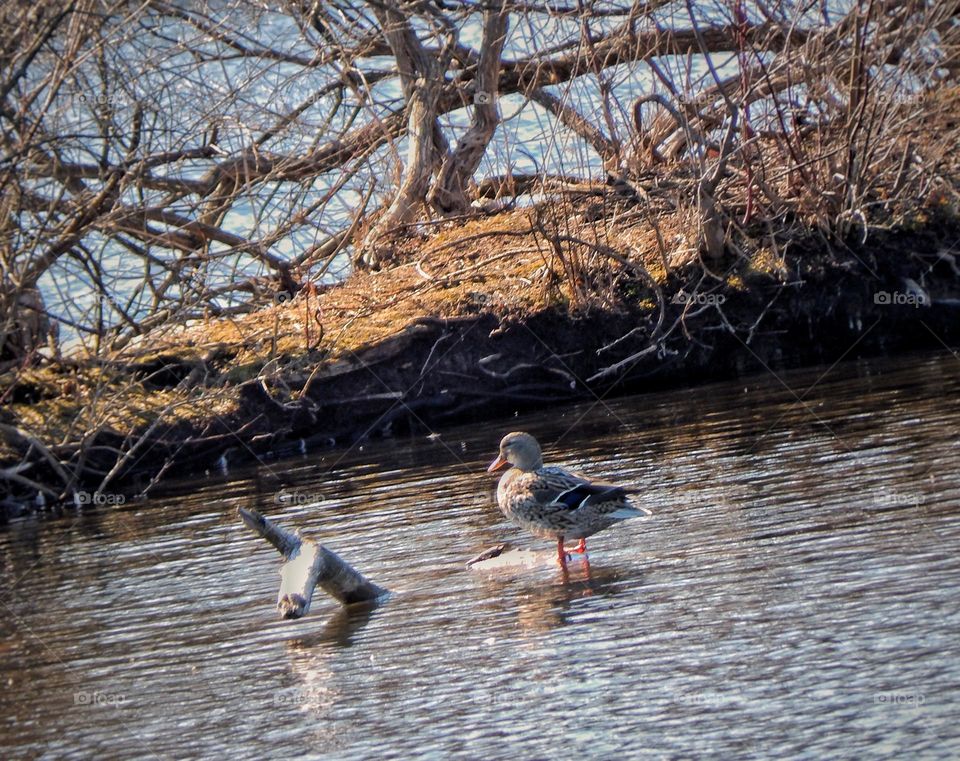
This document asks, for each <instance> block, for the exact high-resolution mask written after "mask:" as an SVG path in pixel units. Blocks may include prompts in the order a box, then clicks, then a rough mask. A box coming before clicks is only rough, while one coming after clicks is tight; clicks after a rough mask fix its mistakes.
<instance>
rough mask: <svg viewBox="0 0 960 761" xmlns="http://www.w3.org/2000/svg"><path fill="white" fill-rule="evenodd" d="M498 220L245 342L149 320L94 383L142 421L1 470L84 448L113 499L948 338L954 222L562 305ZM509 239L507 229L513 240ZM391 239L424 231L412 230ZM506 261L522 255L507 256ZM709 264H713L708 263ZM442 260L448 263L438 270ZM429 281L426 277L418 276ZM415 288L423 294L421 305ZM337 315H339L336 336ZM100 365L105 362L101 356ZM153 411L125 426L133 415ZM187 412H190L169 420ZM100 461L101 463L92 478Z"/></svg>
mask: <svg viewBox="0 0 960 761" xmlns="http://www.w3.org/2000/svg"><path fill="white" fill-rule="evenodd" d="M518 215H520V212H516V213H514V214H513V217H517V216H518ZM512 221H515V220H511V219H506V220H505V219H504V218H503V215H500V216H499V217H493V218H491V219H490V220H481V221H480V222H478V223H477V224H478V225H486V230H487V233H486V236H481V237H479V238H478V240H479V243H480V245H478V246H477V247H476V249H475V250H473V251H470V252H466V251H464V250H463V249H462V248H459V250H458V251H457V252H456V256H454V257H451V258H450V259H448V260H446V261H443V260H442V259H441V257H439V256H437V255H436V252H435V251H434V253H433V255H430V254H429V252H428V253H425V254H422V255H421V257H420V261H424V262H429V264H428V265H427V264H423V265H419V264H418V266H417V267H416V268H415V269H416V270H419V271H420V274H414V275H413V276H412V279H411V273H410V270H411V269H414V268H413V267H410V266H398V267H396V268H394V269H391V270H384V271H381V272H377V273H358V274H357V275H354V276H352V277H350V278H348V279H347V280H345V281H344V282H343V283H341V284H338V285H336V286H333V287H330V288H328V289H325V290H324V291H323V292H321V293H319V294H317V293H313V294H311V293H310V292H309V291H308V290H304V291H301V292H300V293H299V294H297V295H296V296H295V297H294V298H291V299H284V300H283V301H281V302H279V303H277V304H276V305H275V306H272V307H269V308H267V309H266V310H263V311H262V312H260V313H255V314H254V315H251V316H250V317H249V320H248V323H245V324H244V326H241V328H242V329H243V330H248V329H249V330H250V331H252V328H251V326H259V327H260V328H262V329H263V330H266V332H267V333H270V335H269V336H268V337H267V338H266V339H262V340H261V342H260V343H259V344H257V345H256V346H254V347H253V348H250V346H247V347H246V349H244V350H240V349H237V345H236V344H233V345H232V346H231V344H230V342H229V340H219V339H222V338H224V337H223V336H219V337H218V336H217V335H215V333H216V330H217V329H221V328H224V325H223V324H218V323H216V322H212V323H211V324H207V325H203V326H199V330H200V331H202V332H203V334H204V335H206V336H209V337H212V338H213V339H215V340H214V341H213V342H212V343H211V342H207V343H203V342H200V341H198V340H197V332H196V329H194V330H193V331H191V330H190V329H187V328H185V329H184V330H183V331H182V332H180V333H179V334H175V335H172V336H171V335H169V334H166V335H165V336H164V337H163V338H162V340H157V339H156V338H155V337H151V336H147V339H148V340H144V341H142V342H141V344H140V345H138V346H136V347H134V348H133V349H128V350H127V353H126V355H121V356H119V357H118V358H117V361H116V364H115V365H114V366H113V367H111V368H110V370H109V372H110V380H109V384H105V385H104V387H105V388H115V387H117V386H118V384H122V385H123V388H124V390H125V393H126V394H127V395H126V396H125V397H124V398H125V399H126V400H127V401H126V402H125V403H127V404H128V405H129V408H130V409H131V410H133V411H135V412H136V413H138V414H139V415H140V418H138V417H137V415H128V416H127V417H126V418H124V419H126V420H127V421H128V425H127V428H126V429H124V428H123V427H122V426H121V425H118V424H116V423H115V424H113V425H111V426H107V427H104V428H103V430H101V431H99V432H98V433H97V434H96V435H95V436H93V437H92V438H90V437H88V438H87V439H86V440H84V441H82V442H69V441H68V442H67V443H66V444H65V445H61V446H59V448H56V447H53V446H47V445H46V444H45V445H44V446H45V447H46V450H47V451H46V453H44V451H43V450H40V449H38V447H36V446H31V444H30V442H26V441H25V442H22V444H21V446H22V447H23V449H22V450H21V451H20V452H19V453H16V452H15V453H10V452H6V453H5V455H6V456H5V457H3V462H2V467H4V468H8V469H10V468H15V467H20V468H21V470H20V471H19V472H21V473H24V474H25V476H29V479H30V480H31V481H36V482H37V483H39V484H41V485H45V484H46V483H54V484H56V483H57V479H58V478H61V479H62V474H58V473H57V472H56V468H55V466H54V464H52V463H51V462H50V461H49V460H50V457H48V456H46V455H50V456H52V457H54V458H55V459H58V460H60V461H61V462H69V460H70V458H71V457H72V458H74V459H76V458H77V457H78V456H80V454H83V455H84V456H85V463H84V464H85V467H87V468H88V471H89V472H88V477H83V474H81V477H79V478H77V479H76V480H75V483H74V484H73V485H72V487H71V490H72V491H73V492H82V493H86V494H91V493H92V494H96V493H108V494H113V495H124V498H125V499H129V498H132V497H133V496H134V495H138V494H141V493H144V492H148V491H149V490H150V489H152V488H153V487H154V486H156V484H157V483H159V482H160V481H161V480H162V479H163V478H164V477H166V476H167V475H168V474H169V473H170V472H172V471H174V470H175V471H176V472H177V474H178V475H189V474H193V473H200V472H203V471H204V470H211V469H214V468H216V467H217V464H218V462H221V461H225V462H230V463H241V462H245V461H247V462H249V461H254V460H255V459H257V458H264V459H276V458H280V457H283V456H286V455H288V454H295V453H297V452H306V451H312V450H315V449H321V448H328V447H330V446H341V445H345V444H352V443H354V442H356V441H358V440H363V439H366V438H384V437H403V436H406V435H410V434H416V433H419V432H426V431H428V430H432V429H433V428H434V427H443V426H446V425H455V424H460V423H465V422H470V421H476V420H484V421H487V420H491V419H496V418H498V417H501V416H506V415H509V414H512V413H513V411H514V410H516V409H517V408H518V406H519V407H520V408H521V409H523V410H524V411H527V410H535V409H540V408H543V407H546V406H549V405H551V404H556V403H569V402H576V401H580V400H587V399H591V398H596V396H604V397H606V396H608V395H609V396H621V395H625V394H633V393H642V392H647V391H654V390H663V389H666V388H680V387H686V386H691V385H699V384H702V383H707V382H713V381H720V380H724V379H728V378H733V377H738V376H742V375H745V374H749V373H752V372H755V371H763V370H773V371H777V370H782V369H783V370H785V369H792V368H797V367H803V366H807V365H815V364H821V363H831V362H835V361H840V360H849V359H856V358H864V357H872V356H892V355H896V354H901V353H907V352H913V351H918V350H943V349H945V348H946V349H949V348H950V347H951V346H955V345H957V344H960V320H958V317H960V272H958V271H957V264H956V261H955V260H954V259H953V254H952V253H951V250H954V249H953V248H952V247H953V246H955V243H956V241H957V240H960V223H958V222H957V221H956V220H946V221H944V220H940V221H935V222H931V223H930V224H928V225H926V226H924V227H920V228H917V229H914V230H899V231H881V232H873V233H872V234H871V235H869V236H868V238H867V243H866V244H865V245H864V244H856V243H854V244H849V243H848V244H846V245H844V246H843V249H845V250H846V252H847V255H846V256H844V257H838V256H837V254H836V251H837V250H838V249H839V247H837V246H831V247H830V248H829V250H828V249H827V248H826V247H823V246H821V245H820V244H819V243H817V242H816V241H813V239H811V240H808V241H806V242H800V243H799V244H797V245H794V246H791V247H790V253H789V254H788V255H787V256H785V257H784V259H783V261H782V262H781V266H779V267H776V268H766V269H763V268H758V267H757V266H756V257H753V259H747V258H745V257H739V258H737V259H731V260H730V261H729V262H723V263H720V265H719V266H725V267H726V272H725V274H724V276H723V277H719V276H718V275H717V273H716V272H714V274H713V276H712V277H707V276H705V272H708V268H707V266H706V265H704V263H703V262H702V260H696V259H693V260H689V261H687V262H681V263H679V264H675V265H672V266H668V268H666V269H665V271H662V272H659V273H656V274H655V275H653V276H651V275H650V273H651V272H654V271H655V270H654V267H655V265H656V258H655V257H648V258H642V257H641V258H633V257H631V258H630V259H629V260H626V257H623V258H624V259H625V260H626V261H625V262H620V261H618V260H610V261H612V269H611V270H610V272H611V273H612V275H613V279H612V281H611V282H613V287H612V288H609V289H608V291H607V293H606V298H607V303H606V304H599V303H598V302H597V300H596V299H594V300H592V301H590V302H583V301H581V302H580V303H579V304H575V303H573V301H574V299H573V298H571V297H569V295H568V296H567V298H566V303H564V295H565V291H564V288H567V289H568V291H566V293H567V294H569V293H572V291H573V288H574V287H575V285H576V284H575V283H572V282H571V281H566V282H560V283H559V284H556V283H554V282H553V281H554V275H553V274H552V272H553V271H552V270H550V269H549V268H547V271H546V273H545V274H544V273H543V272H541V270H544V266H543V261H544V259H543V257H542V256H536V255H533V256H530V257H528V258H529V259H530V260H531V261H526V260H522V261H520V260H521V258H522V257H521V255H520V254H517V259H518V261H520V264H522V266H520V264H517V262H515V261H513V260H512V259H511V258H510V257H503V256H501V255H500V254H499V253H495V254H494V255H493V256H491V255H490V254H491V251H490V249H491V246H489V245H488V243H490V242H491V240H490V239H491V238H492V239H493V241H492V242H494V243H495V242H496V241H497V236H498V235H501V234H502V228H504V227H505V226H506V227H509V226H510V223H511V222H512ZM505 222H506V223H507V224H506V225H505V224H504V223H505ZM491 230H492V232H491ZM466 232H469V231H463V230H460V235H461V237H460V238H458V239H455V240H463V238H464V236H465V234H466ZM516 237H517V235H516V233H511V235H510V236H509V238H510V239H511V240H512V241H513V242H514V243H515V239H516ZM437 238H439V239H440V240H439V242H438V241H434V242H433V243H434V245H435V246H436V245H440V246H446V247H448V248H449V242H448V241H447V240H446V238H444V236H443V234H441V235H438V236H437ZM400 245H408V246H418V247H421V248H428V247H429V245H427V246H425V245H424V243H423V241H422V240H416V239H410V240H408V241H406V242H403V241H401V242H400ZM843 249H840V250H843ZM494 251H495V252H496V251H497V249H496V248H494ZM408 260H409V258H408ZM414 261H418V260H416V259H414ZM505 261H507V262H509V264H510V266H514V265H516V266H517V267H519V269H514V270H505V269H504V268H503V267H504V266H506V265H503V262H505ZM641 265H642V268H643V271H642V272H641V271H640V270H641ZM668 265H670V263H668ZM719 266H718V264H717V263H711V267H712V268H714V270H718V269H719ZM427 267H429V272H427V271H426V268H427ZM445 268H446V269H445ZM597 269H598V266H597V263H596V262H594V263H593V264H592V271H596V270H597ZM464 270H466V271H467V272H468V273H469V276H468V277H467V276H464V275H463V272H464ZM534 270H535V271H534ZM447 271H450V272H454V273H456V275H457V276H456V277H455V278H452V279H448V280H446V281H444V280H443V278H444V277H445V273H446V272H447ZM531 273H532V274H531ZM537 273H540V274H539V275H538V274H537ZM425 274H429V276H430V278H431V279H427V278H426V277H424V275H425ZM536 277H540V278H541V279H542V280H544V281H545V282H546V283H547V284H548V286H550V287H553V286H556V288H554V289H553V290H550V288H548V287H547V286H544V287H543V288H542V289H541V290H539V291H538V290H537V288H535V287H533V286H531V285H530V283H531V282H536V280H535V279H534V278H536ZM705 279H706V280H707V281H708V287H704V282H705ZM438 280H439V281H441V282H442V283H443V287H442V288H436V287H434V286H433V285H432V284H433V283H436V282H437V281H438ZM651 281H652V282H651ZM371 283H373V285H374V286H375V287H374V288H373V289H372V290H373V292H374V293H376V294H382V293H384V292H387V291H388V290H389V289H393V290H394V291H395V292H396V293H400V294H401V296H402V297H396V298H394V299H393V301H394V302H395V304H397V305H399V308H398V309H394V313H391V312H389V309H392V308H393V307H389V308H384V309H378V308H374V309H372V310H369V309H368V312H367V313H364V312H363V308H362V307H361V309H359V310H353V311H351V310H349V309H345V308H344V307H343V302H344V299H346V300H347V301H349V300H350V299H351V298H353V297H354V296H355V295H356V293H355V292H363V289H366V292H369V291H370V290H371ZM402 283H406V284H407V286H409V287H408V288H407V290H406V291H404V290H403V288H402V287H400V286H401V284H402ZM920 283H923V285H922V286H921V285H919V284H920ZM424 284H426V286H427V288H426V289H425V288H424ZM431 291H432V292H433V296H431V297H430V298H434V300H433V301H428V302H426V303H425V302H424V299H425V298H427V297H426V296H425V295H424V294H425V293H426V294H428V295H429V292H431ZM554 291H555V292H554ZM403 294H406V295H403ZM411 294H412V295H411ZM531 294H534V295H531ZM389 302H390V299H389V298H388V299H387V303H388V304H389ZM374 306H375V307H376V305H374ZM426 309H432V310H433V313H426V314H425V313H424V311H425V310H426ZM310 310H314V311H315V312H316V314H317V315H318V316H323V317H324V318H325V321H324V322H323V323H319V324H320V328H321V329H322V330H314V332H313V335H312V336H310V335H309V333H310V327H309V324H310V323H309V318H307V319H302V315H304V314H309V312H310ZM337 310H338V311H337ZM334 311H336V313H337V315H338V316H339V317H341V318H343V320H344V322H343V324H344V325H345V327H343V326H341V329H340V331H339V333H337V334H334V333H333V331H332V329H331V328H332V327H333V325H334V324H335V323H334V322H333V321H332V319H331V313H332V312H334ZM341 312H342V314H341ZM385 312H386V317H384V313H385ZM358 315H359V316H358ZM364 315H365V316H364ZM285 320H288V321H289V324H287V323H286V322H284V321H285ZM365 321H366V322H365ZM220 322H221V323H223V322H224V321H220ZM318 322H319V321H318ZM281 323H283V326H282V327H281ZM366 323H369V324H366ZM264 326H266V327H264ZM271 327H272V328H273V330H272V332H271V330H270V328H271ZM233 328H236V324H235V321H234V323H232V329H233ZM305 331H306V333H307V335H304V333H305ZM248 332H249V331H248ZM261 332H262V331H261ZM344 337H347V338H346V339H345V338H344ZM350 340H353V342H354V343H353V345H351V344H350ZM311 341H312V342H314V345H313V346H310V343H309V342H311ZM338 341H340V343H338ZM305 342H306V345H307V346H308V348H307V350H306V351H303V350H301V351H299V352H298V351H297V344H298V343H299V344H301V346H302V345H303V344H304V343H305ZM245 346H246V344H245ZM243 351H246V354H244V353H243ZM258 351H260V354H259V355H258V354H257V352H258ZM264 351H265V352H266V353H263V352H264ZM611 368H613V369H611ZM72 372H73V377H72V378H65V375H66V373H64V372H63V369H62V368H61V371H60V373H59V374H58V373H51V371H50V369H49V368H48V369H47V371H46V375H41V376H38V377H40V378H42V379H44V380H43V382H42V383H41V382H34V383H33V385H31V384H30V383H22V384H21V385H20V386H19V387H17V388H14V389H13V394H12V402H13V403H12V404H11V405H10V411H8V412H6V413H4V417H5V419H4V420H3V421H0V422H4V423H6V424H8V425H10V420H11V419H13V420H14V421H16V422H21V421H22V419H23V417H24V416H25V414H26V413H25V412H24V411H25V410H31V411H32V412H33V413H39V414H41V415H47V416H48V418H47V419H48V420H49V419H53V418H54V415H53V414H52V413H51V411H50V410H52V409H55V407H56V405H57V403H58V399H59V394H58V393H57V392H58V391H61V390H62V388H63V384H65V383H66V384H70V383H71V382H72V383H73V384H74V385H75V386H79V378H80V376H81V373H80V372H79V371H77V370H76V369H73V371H72ZM88 372H89V371H88ZM97 372H99V373H104V372H106V370H105V369H104V366H102V365H101V366H99V367H98V368H97ZM44 383H46V384H47V386H46V387H44ZM58 384H60V385H59V386H58ZM110 384H112V385H110ZM75 394H76V395H77V396H78V398H79V397H81V394H80V392H78V391H76V389H75ZM138 394H139V395H140V396H139V397H138V396H137V395H138ZM130 399H133V400H134V401H133V402H130V401H129V400H130ZM138 399H139V403H140V406H139V407H138V406H137V400H138ZM171 399H173V400H174V402H171V401H170V400H171ZM158 400H159V402H158ZM160 403H162V405H163V406H162V407H159V404H160ZM158 407H159V411H158V412H156V414H154V415H153V416H152V417H151V416H150V415H146V417H145V422H140V423H139V428H138V427H137V426H136V425H134V424H131V423H130V422H129V421H132V423H136V422H137V421H138V419H139V420H144V412H145V410H149V409H154V410H158ZM171 410H174V412H173V414H171V413H170V411H171ZM183 410H186V411H187V412H188V413H189V414H188V415H186V416H183V415H180V416H178V415H177V413H178V412H180V411H183ZM18 413H20V415H19V417H18ZM146 421H148V422H146ZM18 427H19V426H18ZM60 435H61V437H62V433H61V434H60ZM48 440H56V438H55V437H54V436H53V435H49V438H48ZM14 441H16V440H15V439H14ZM71 445H72V449H71ZM31 448H32V449H33V450H35V451H34V452H33V453H32V454H31V452H30V449H31ZM81 449H83V450H84V451H83V452H81ZM118 452H119V453H122V454H117V453H118ZM11 454H13V455H14V456H18V458H19V459H13V458H12V457H11ZM25 457H30V458H32V459H30V460H29V463H30V465H29V468H23V467H22V465H19V466H18V463H23V462H24V461H25V459H24V458H25ZM124 458H125V459H124ZM223 458H225V459H223ZM103 474H110V475H109V477H108V478H107V484H106V486H107V488H102V485H103ZM98 484H99V486H98ZM44 501H45V502H46V503H47V505H50V504H52V503H53V502H55V500H52V499H49V498H47V499H45V500H44ZM68 501H69V500H68ZM33 509H37V498H36V496H35V493H34V494H31V493H30V491H29V489H27V488H26V487H24V489H23V493H22V494H21V495H15V494H8V495H7V496H6V497H5V498H4V501H3V507H2V513H3V514H4V515H6V516H8V517H9V516H12V515H17V514H23V513H25V512H29V511H31V510H33Z"/></svg>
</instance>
